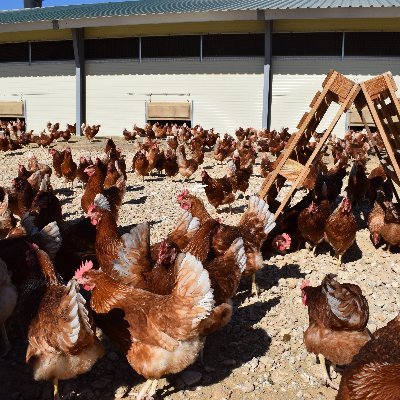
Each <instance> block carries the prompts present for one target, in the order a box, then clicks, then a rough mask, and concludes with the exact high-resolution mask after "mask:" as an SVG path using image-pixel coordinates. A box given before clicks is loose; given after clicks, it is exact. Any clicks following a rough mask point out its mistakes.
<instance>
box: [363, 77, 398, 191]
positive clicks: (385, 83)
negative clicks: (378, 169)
mask: <svg viewBox="0 0 400 400" xmlns="http://www.w3.org/2000/svg"><path fill="white" fill-rule="evenodd" d="M395 88H396V85H395V84H394V80H393V77H392V75H391V74H390V73H385V74H383V75H380V76H378V77H375V78H373V79H370V80H368V81H366V82H363V83H361V89H362V92H363V95H364V97H365V100H366V102H367V106H368V110H369V112H370V113H371V115H372V118H373V119H374V122H375V126H376V128H377V130H378V132H379V134H380V136H381V138H382V141H383V144H384V146H385V151H381V152H380V158H381V160H380V161H381V163H382V165H383V167H384V168H385V171H386V172H387V175H388V176H389V177H390V178H391V179H392V180H393V181H395V182H396V183H397V184H399V183H400V166H399V162H398V160H397V159H396V154H398V153H397V152H398V151H399V147H400V146H399V145H400V140H399V136H400V132H399V130H398V123H397V122H393V118H392V117H393V116H396V117H397V119H398V120H400V103H399V100H398V98H397V96H396V93H395ZM387 98H389V99H390V101H391V102H392V104H393V106H392V107H390V109H389V110H388V109H387V104H386V103H385V102H384V99H387ZM378 104H379V105H380V107H381V108H380V109H378ZM383 118H385V119H386V123H385V122H384V121H383ZM395 194H396V198H399V195H398V193H397V191H396V190H395Z"/></svg>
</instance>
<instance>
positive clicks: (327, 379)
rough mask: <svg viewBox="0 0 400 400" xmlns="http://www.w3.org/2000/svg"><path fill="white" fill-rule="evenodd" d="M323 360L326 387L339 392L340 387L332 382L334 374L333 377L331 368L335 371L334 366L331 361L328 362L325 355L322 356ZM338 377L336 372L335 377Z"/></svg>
mask: <svg viewBox="0 0 400 400" xmlns="http://www.w3.org/2000/svg"><path fill="white" fill-rule="evenodd" d="M321 358H322V360H321V361H322V362H321V365H322V368H323V369H324V373H323V381H324V383H325V385H326V386H328V387H330V388H332V389H335V390H339V386H338V385H337V384H336V383H333V382H332V376H333V374H332V375H331V367H332V369H333V368H334V364H332V363H331V362H330V361H329V360H327V359H326V358H325V357H324V356H323V355H321ZM336 376H337V374H336V372H335V376H334V377H336Z"/></svg>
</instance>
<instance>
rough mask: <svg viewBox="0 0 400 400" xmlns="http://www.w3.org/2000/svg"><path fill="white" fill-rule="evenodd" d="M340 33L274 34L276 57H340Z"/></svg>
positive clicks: (341, 36)
mask: <svg viewBox="0 0 400 400" xmlns="http://www.w3.org/2000/svg"><path fill="white" fill-rule="evenodd" d="M342 38H343V35H342V33H340V32H332V33H328V32H318V33H274V34H273V35H272V55H274V56H340V55H341V53H342Z"/></svg>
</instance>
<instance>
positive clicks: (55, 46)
mask: <svg viewBox="0 0 400 400" xmlns="http://www.w3.org/2000/svg"><path fill="white" fill-rule="evenodd" d="M31 47H32V50H31V51H32V61H61V60H73V59H74V47H73V44H72V40H57V41H50V42H32V43H31Z"/></svg>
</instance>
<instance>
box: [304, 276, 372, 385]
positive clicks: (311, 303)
mask: <svg viewBox="0 0 400 400" xmlns="http://www.w3.org/2000/svg"><path fill="white" fill-rule="evenodd" d="M334 278H335V275H333V274H330V275H327V276H326V277H325V278H324V279H323V281H322V283H321V285H319V286H317V287H312V286H310V285H309V282H308V281H305V282H303V284H302V285H301V296H302V301H303V304H304V305H305V306H307V307H308V316H309V323H310V325H309V327H308V328H307V330H306V331H305V332H304V344H305V346H306V349H307V351H308V352H309V353H314V354H315V355H316V356H317V357H318V356H319V355H321V356H322V357H323V359H324V360H327V361H329V362H330V363H332V364H334V365H336V364H338V365H345V364H349V363H350V362H351V360H352V358H353V356H354V355H355V354H357V353H358V352H359V350H360V349H361V347H362V346H363V345H364V344H365V343H366V342H367V341H368V340H369V339H370V334H369V331H368V329H367V328H366V326H367V323H368V318H369V309H368V302H367V300H366V298H365V297H364V296H363V295H362V292H361V289H360V287H359V286H357V285H354V284H351V283H342V284H340V283H339V282H337V281H336V280H335V279H334ZM322 365H323V368H324V370H325V380H326V383H327V384H328V385H329V386H331V387H335V385H334V384H333V383H332V381H331V379H330V373H329V371H328V369H327V367H328V365H327V363H326V362H323V363H322Z"/></svg>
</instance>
